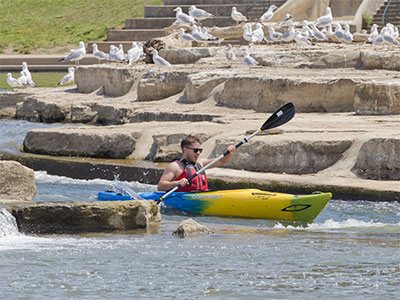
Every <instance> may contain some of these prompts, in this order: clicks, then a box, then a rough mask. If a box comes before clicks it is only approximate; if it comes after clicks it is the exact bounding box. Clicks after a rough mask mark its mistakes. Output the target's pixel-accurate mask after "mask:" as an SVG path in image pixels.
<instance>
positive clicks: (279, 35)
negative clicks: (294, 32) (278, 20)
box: [268, 27, 282, 42]
mask: <svg viewBox="0 0 400 300" xmlns="http://www.w3.org/2000/svg"><path fill="white" fill-rule="evenodd" d="M268 32H269V37H270V38H271V39H272V40H273V41H274V42H279V41H280V40H281V38H282V33H280V32H276V31H275V30H274V28H272V27H270V28H269V29H268Z"/></svg>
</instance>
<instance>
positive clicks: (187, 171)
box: [157, 135, 236, 192]
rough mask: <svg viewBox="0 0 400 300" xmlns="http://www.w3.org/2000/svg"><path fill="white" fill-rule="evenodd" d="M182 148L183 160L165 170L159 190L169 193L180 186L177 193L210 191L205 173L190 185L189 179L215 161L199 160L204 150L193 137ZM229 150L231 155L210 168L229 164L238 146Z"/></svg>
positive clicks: (186, 140)
mask: <svg viewBox="0 0 400 300" xmlns="http://www.w3.org/2000/svg"><path fill="white" fill-rule="evenodd" d="M181 148H182V156H181V158H180V159H177V160H175V161H173V162H171V163H170V164H169V165H168V166H167V167H166V168H165V170H164V173H163V174H162V176H161V178H160V181H159V182H158V185H157V188H158V190H159V191H168V190H169V189H172V188H174V187H176V186H177V185H180V186H181V188H179V189H178V190H177V192H193V191H206V190H207V189H208V184H207V176H206V175H205V174H204V172H202V174H199V175H198V176H196V177H194V178H193V179H192V181H191V182H190V183H189V181H188V178H189V177H190V176H191V175H193V174H195V173H196V172H197V171H198V170H200V169H201V168H203V167H204V166H205V165H207V164H208V163H210V162H211V161H213V160H214V159H208V158H201V159H199V156H200V153H201V152H202V151H203V148H201V142H200V140H199V139H198V138H197V137H195V136H193V135H188V136H186V137H185V138H184V139H183V140H182V142H181ZM227 150H228V151H229V152H230V153H229V154H228V155H226V156H224V157H223V158H222V159H220V160H219V161H217V162H216V163H215V164H214V165H212V166H210V168H214V167H219V166H222V165H223V164H225V163H227V162H228V161H229V159H230V158H231V156H232V153H233V152H235V150H236V146H235V145H230V146H228V147H227Z"/></svg>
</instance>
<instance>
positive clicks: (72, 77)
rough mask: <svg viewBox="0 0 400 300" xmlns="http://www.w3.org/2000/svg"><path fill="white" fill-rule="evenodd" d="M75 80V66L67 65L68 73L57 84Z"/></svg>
mask: <svg viewBox="0 0 400 300" xmlns="http://www.w3.org/2000/svg"><path fill="white" fill-rule="evenodd" d="M74 80H75V68H74V67H69V68H68V74H67V75H65V76H64V77H63V78H61V80H60V82H59V83H57V85H63V84H67V83H69V82H73V81H74Z"/></svg>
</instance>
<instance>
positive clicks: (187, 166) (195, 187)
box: [175, 159, 208, 192]
mask: <svg viewBox="0 0 400 300" xmlns="http://www.w3.org/2000/svg"><path fill="white" fill-rule="evenodd" d="M179 161H180V162H182V163H183V164H184V169H183V172H182V173H181V174H180V175H179V176H178V177H176V178H175V180H180V179H182V178H187V179H189V177H190V176H192V175H194V174H195V173H196V172H197V171H199V170H200V169H201V168H202V166H201V164H200V163H198V162H196V164H194V165H193V164H191V163H190V162H188V161H187V160H186V159H180V160H179ZM206 190H208V183H207V176H206V174H205V173H204V172H202V173H201V174H198V175H197V176H195V177H193V178H192V180H191V181H189V184H188V185H185V186H183V187H181V188H179V189H177V190H176V191H177V192H195V191H206Z"/></svg>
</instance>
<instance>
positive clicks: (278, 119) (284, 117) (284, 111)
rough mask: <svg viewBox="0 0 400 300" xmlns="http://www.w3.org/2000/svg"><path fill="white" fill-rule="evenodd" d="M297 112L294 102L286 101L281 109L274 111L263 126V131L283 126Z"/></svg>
mask: <svg viewBox="0 0 400 300" xmlns="http://www.w3.org/2000/svg"><path fill="white" fill-rule="evenodd" d="M294 114H295V109H294V105H293V103H292V102H289V103H286V104H285V105H284V106H282V107H281V108H280V109H278V110H277V111H276V112H274V113H273V115H272V116H270V117H269V118H268V120H267V121H265V123H264V124H263V126H261V131H263V130H265V129H271V128H275V127H278V126H281V125H283V124H285V123H287V122H289V121H290V120H291V119H292V118H293V117H294Z"/></svg>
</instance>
